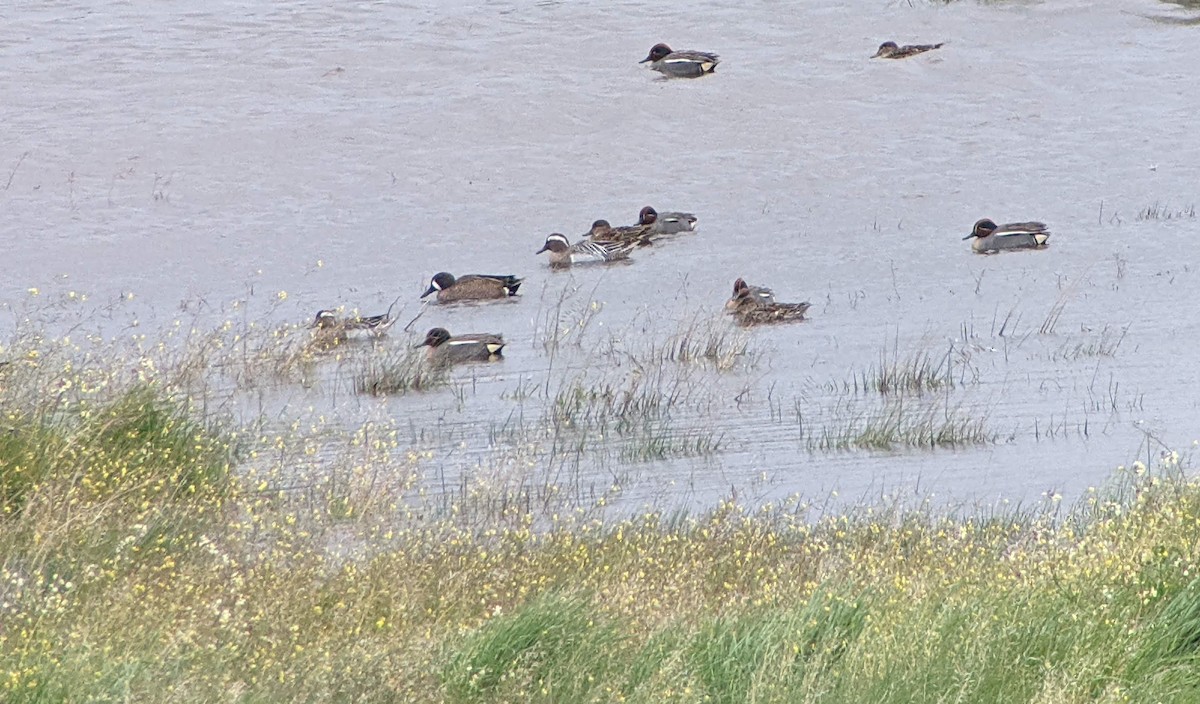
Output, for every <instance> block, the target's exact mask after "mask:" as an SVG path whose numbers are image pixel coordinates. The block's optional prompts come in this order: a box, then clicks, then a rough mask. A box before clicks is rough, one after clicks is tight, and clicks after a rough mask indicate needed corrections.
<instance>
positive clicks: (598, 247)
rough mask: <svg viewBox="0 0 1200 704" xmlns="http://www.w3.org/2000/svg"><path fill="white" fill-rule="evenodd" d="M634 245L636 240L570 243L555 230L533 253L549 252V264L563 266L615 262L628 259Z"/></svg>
mask: <svg viewBox="0 0 1200 704" xmlns="http://www.w3.org/2000/svg"><path fill="white" fill-rule="evenodd" d="M636 246H637V243H636V242H593V241H591V240H580V241H579V242H576V243H575V244H571V243H570V242H568V241H567V238H566V236H565V235H562V234H559V233H557V232H555V233H553V234H551V235H550V236H549V237H547V238H546V243H545V244H543V245H542V248H541V249H539V250H538V251H536V252H534V254H541V253H542V252H549V253H550V266H552V267H565V266H571V265H572V264H582V263H586V262H592V263H600V262H615V261H619V260H622V259H628V258H629V253H630V252H631V251H633V248H634V247H636Z"/></svg>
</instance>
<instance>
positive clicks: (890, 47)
mask: <svg viewBox="0 0 1200 704" xmlns="http://www.w3.org/2000/svg"><path fill="white" fill-rule="evenodd" d="M944 43H945V42H940V43H938V44H905V45H904V46H900V45H899V44H897V43H896V42H884V43H882V44H880V45H879V51H877V52H875V55H874V56H872V57H871V58H872V59H880V58H882V59H904V58H907V57H909V56H916V55H917V54H924V53H925V52H927V51H933V50H934V49H940V48H941V47H942V45H943V44H944ZM638 63H640V64H644V63H649V64H650V68H651V69H652V70H654V71H658V72H659V73H661V74H663V76H665V77H667V78H699V77H700V76H704V75H706V74H709V73H712V72H714V71H716V70H717V64H719V63H721V57H719V56H717V55H716V54H713V53H711V52H707V51H694V50H692V49H682V50H680V51H675V50H673V49H672V48H671V47H669V46H667V45H666V44H655V45H654V46H652V47H650V53H649V54H646V58H644V59H642V60H641V61H639V62H638Z"/></svg>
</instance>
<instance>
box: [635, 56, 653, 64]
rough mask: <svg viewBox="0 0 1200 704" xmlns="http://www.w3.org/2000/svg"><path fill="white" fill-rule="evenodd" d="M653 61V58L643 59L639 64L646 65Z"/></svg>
mask: <svg viewBox="0 0 1200 704" xmlns="http://www.w3.org/2000/svg"><path fill="white" fill-rule="evenodd" d="M653 60H654V59H653V58H651V57H649V56H647V57H646V58H644V59H642V60H641V61H639V62H638V63H639V64H644V63H646V62H647V61H653Z"/></svg>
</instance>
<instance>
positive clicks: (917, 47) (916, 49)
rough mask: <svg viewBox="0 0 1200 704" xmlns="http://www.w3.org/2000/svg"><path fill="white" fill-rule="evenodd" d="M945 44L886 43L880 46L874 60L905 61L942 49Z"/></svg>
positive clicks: (873, 57)
mask: <svg viewBox="0 0 1200 704" xmlns="http://www.w3.org/2000/svg"><path fill="white" fill-rule="evenodd" d="M943 44H945V42H940V43H938V44H905V45H904V46H900V45H899V44H897V43H896V42H884V43H882V44H880V45H879V51H877V52H875V55H874V56H872V57H871V58H872V59H905V58H908V57H909V56H916V55H917V54H924V53H925V52H927V51H933V50H934V49H940V48H941V47H942V45H943Z"/></svg>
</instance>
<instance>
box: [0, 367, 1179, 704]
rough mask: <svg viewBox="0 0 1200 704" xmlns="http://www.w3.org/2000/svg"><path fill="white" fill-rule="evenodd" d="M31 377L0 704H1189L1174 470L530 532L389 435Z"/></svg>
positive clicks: (167, 379) (77, 372)
mask: <svg viewBox="0 0 1200 704" xmlns="http://www.w3.org/2000/svg"><path fill="white" fill-rule="evenodd" d="M60 347H62V346H60ZM55 349H56V347H55V346H54V345H45V344H40V345H39V346H38V347H36V348H29V349H25V350H22V349H20V348H16V349H11V348H10V350H9V354H10V357H9V359H10V360H12V361H11V362H10V363H9V364H5V365H3V366H0V408H2V409H3V415H2V416H0V418H2V421H0V422H2V427H0V556H2V557H0V560H2V564H0V692H3V699H4V701H7V702H63V701H137V702H213V701H221V702H276V701H304V702H324V701H332V702H425V701H428V702H442V701H450V702H530V701H532V702H588V701H595V702H609V701H627V702H745V701H755V702H797V701H800V702H803V701H812V702H875V701H881V702H882V701H886V702H892V701H897V702H951V701H953V702H1055V703H1058V702H1142V701H1145V702H1171V701H1197V700H1200V575H1197V572H1196V568H1195V565H1196V564H1197V562H1198V561H1200V548H1198V546H1200V483H1198V482H1197V481H1196V480H1194V479H1188V478H1187V477H1186V476H1185V474H1184V473H1183V471H1182V469H1181V463H1180V460H1179V458H1178V457H1177V456H1175V455H1169V456H1165V457H1163V458H1162V465H1161V466H1159V467H1156V468H1154V469H1153V471H1150V470H1147V469H1146V468H1145V467H1143V466H1141V465H1138V466H1136V467H1133V468H1130V469H1121V470H1119V471H1118V472H1117V473H1116V474H1115V475H1114V479H1113V482H1112V486H1111V487H1109V488H1107V489H1104V490H1098V491H1095V492H1092V493H1090V494H1088V496H1086V497H1085V499H1084V500H1083V501H1082V502H1081V503H1080V504H1079V505H1078V506H1077V507H1076V508H1075V509H1073V510H1067V509H1065V508H1064V507H1062V506H1060V505H1058V504H1057V503H1056V502H1055V501H1054V500H1053V499H1048V500H1047V503H1046V504H1045V505H1042V506H1038V507H1036V508H1030V509H1027V510H1025V511H1020V512H1019V511H1012V512H1010V513H1007V514H1004V515H999V514H995V513H985V512H979V513H975V514H969V513H968V514H963V515H957V516H944V515H941V514H938V513H936V512H933V511H929V510H923V509H901V508H897V507H871V506H862V507H859V508H858V509H856V510H853V511H851V512H849V513H844V514H842V515H831V516H826V517H824V518H822V519H820V520H818V521H815V522H814V521H812V520H810V519H809V517H808V516H807V515H806V514H805V513H804V511H803V510H802V509H801V508H800V507H799V506H797V505H794V504H782V505H773V506H765V507H753V508H750V507H742V506H738V505H736V504H735V503H732V502H731V503H726V504H724V505H721V506H719V507H718V508H716V509H715V510H713V511H712V512H711V513H708V514H705V515H695V516H666V515H659V514H648V515H643V516H639V517H636V518H633V519H630V520H625V521H616V520H613V519H611V518H609V519H604V518H599V517H598V516H601V515H603V514H601V513H594V514H593V513H589V512H587V511H576V512H570V511H567V512H562V513H558V514H551V515H547V513H546V512H545V511H544V510H535V509H538V508H539V507H537V506H531V505H530V501H529V500H528V497H529V496H530V495H534V496H536V497H538V498H537V500H538V501H549V499H548V498H546V497H548V496H549V495H551V494H552V493H553V491H554V488H553V487H550V486H547V487H544V488H542V489H538V490H537V491H534V492H529V491H526V492H525V493H524V494H523V495H522V496H524V497H525V498H526V500H524V501H522V500H515V499H517V498H520V497H519V496H518V497H514V500H511V501H510V500H499V501H497V500H495V499H496V498H497V497H500V498H501V499H505V497H507V496H508V494H505V493H504V492H505V491H506V490H505V489H504V488H503V487H501V488H500V489H499V490H498V492H497V493H496V494H490V495H489V494H487V493H486V492H484V493H478V489H477V488H469V489H464V491H463V493H462V494H461V495H458V496H455V497H453V498H452V500H451V502H450V503H449V504H448V505H447V504H446V503H443V502H444V501H445V499H444V497H438V498H436V499H435V498H433V497H431V496H430V495H429V494H427V493H426V491H427V489H428V487H427V486H426V485H425V484H423V483H422V480H421V479H420V478H419V477H420V476H421V472H419V471H418V467H419V465H420V464H421V463H422V462H426V461H430V458H429V457H427V456H424V455H422V454H420V453H416V452H413V451H411V450H410V449H409V448H408V446H407V444H406V443H405V442H402V441H401V440H400V439H399V438H400V437H401V436H400V435H398V434H397V433H396V432H395V431H389V430H387V429H386V428H377V427H375V426H373V425H368V426H364V427H363V428H362V429H361V430H359V431H358V432H355V433H350V434H349V435H350V437H348V438H346V440H345V446H344V452H343V453H342V454H333V455H321V454H320V453H318V452H317V451H316V450H315V449H314V447H315V446H313V445H311V444H310V442H309V441H308V440H305V439H304V438H303V437H301V436H300V435H295V436H293V435H286V434H276V435H271V434H256V433H254V432H251V431H249V430H247V429H244V428H243V429H237V428H234V427H233V426H232V425H230V424H229V423H228V422H227V421H226V422H217V416H216V415H215V414H214V413H213V411H212V410H211V409H209V410H207V411H206V410H205V405H204V403H201V402H198V400H197V399H201V400H202V399H204V398H213V396H212V395H211V393H210V394H208V395H207V396H197V395H196V394H194V393H189V392H188V391H187V389H191V388H194V387H195V385H196V379H197V378H199V377H198V376H197V375H195V374H181V373H180V370H187V369H198V368H200V366H199V365H198V363H197V362H196V358H195V356H188V355H184V356H182V357H179V358H175V361H174V362H172V363H170V364H168V363H166V362H163V361H155V360H154V359H153V358H149V357H143V358H136V357H129V356H128V355H129V353H128V352H127V351H126V352H119V351H108V352H105V353H103V354H99V353H97V354H95V355H90V356H88V355H84V356H80V355H79V354H78V353H77V352H69V353H65V356H59V354H58V353H57V352H56V351H55ZM64 349H65V348H64ZM211 349H213V347H212V346H211V345H209V346H206V347H205V350H206V354H211V352H209V351H208V350H211ZM114 359H115V360H120V363H114V362H113V360H114ZM247 359H249V358H248V357H247ZM306 363H307V362H306ZM250 368H252V367H251V366H250V365H249V364H245V363H243V365H242V366H240V367H238V369H250ZM253 368H257V367H253ZM64 370H65V371H64ZM199 376H203V375H199ZM48 389H49V390H52V391H53V392H47V390H48ZM576 396H578V394H576ZM626 397H628V398H640V397H637V396H636V395H629V394H626ZM572 398H574V396H573V397H572ZM581 398H582V397H581ZM586 398H587V399H592V396H587V397H586ZM597 398H599V399H600V400H601V401H604V404H608V405H604V404H600V405H597V404H598V403H599V402H595V403H593V402H592V401H589V404H591V405H588V406H586V407H585V406H580V405H578V404H577V406H572V407H571V408H574V409H576V410H575V411H574V415H573V416H572V419H573V420H572V423H576V422H578V423H583V422H584V421H587V422H594V418H593V419H591V420H589V419H588V417H587V416H586V414H583V413H582V412H581V411H579V410H578V409H579V408H584V409H585V410H587V409H593V411H594V410H595V409H600V410H601V411H605V412H609V411H607V410H606V409H609V408H610V406H611V404H609V402H608V401H606V400H605V399H606V398H607V397H603V396H599V397H597ZM647 398H650V397H649V396H648V397H647ZM589 412H592V411H589ZM596 412H598V411H596ZM609 415H610V416H612V413H609ZM606 418H609V422H611V423H614V424H615V425H614V427H617V428H618V429H619V423H618V421H619V420H620V418H619V417H617V416H612V417H609V416H606ZM613 418H615V420H614V419H613ZM432 461H436V458H435V459H434V460H432ZM304 466H311V467H312V468H313V471H312V472H311V473H308V474H305V473H304V472H302V471H300V469H299V468H302V467H304ZM526 489H527V487H526ZM535 489H536V487H535ZM538 491H541V492H543V493H541V494H539V493H538ZM600 501H601V502H602V501H603V499H602V498H601V499H600Z"/></svg>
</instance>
